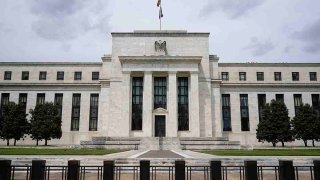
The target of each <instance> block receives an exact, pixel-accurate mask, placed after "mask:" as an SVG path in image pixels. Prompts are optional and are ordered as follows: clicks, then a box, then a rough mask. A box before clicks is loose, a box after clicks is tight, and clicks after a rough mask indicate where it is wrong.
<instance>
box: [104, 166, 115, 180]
mask: <svg viewBox="0 0 320 180" xmlns="http://www.w3.org/2000/svg"><path fill="white" fill-rule="evenodd" d="M103 180H114V161H103Z"/></svg>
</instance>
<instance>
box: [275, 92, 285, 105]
mask: <svg viewBox="0 0 320 180" xmlns="http://www.w3.org/2000/svg"><path fill="white" fill-rule="evenodd" d="M276 101H278V102H282V103H284V97H283V94H276Z"/></svg>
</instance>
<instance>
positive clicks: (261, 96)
mask: <svg viewBox="0 0 320 180" xmlns="http://www.w3.org/2000/svg"><path fill="white" fill-rule="evenodd" d="M265 107H266V95H265V94H258V110H259V121H261V119H262V114H263V111H264V108H265Z"/></svg>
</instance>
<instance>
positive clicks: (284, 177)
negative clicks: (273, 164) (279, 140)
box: [279, 161, 295, 180]
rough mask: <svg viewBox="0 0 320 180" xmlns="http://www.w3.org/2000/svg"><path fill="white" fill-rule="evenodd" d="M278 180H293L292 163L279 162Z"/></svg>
mask: <svg viewBox="0 0 320 180" xmlns="http://www.w3.org/2000/svg"><path fill="white" fill-rule="evenodd" d="M279 180H295V175H294V168H293V162H292V161H279Z"/></svg>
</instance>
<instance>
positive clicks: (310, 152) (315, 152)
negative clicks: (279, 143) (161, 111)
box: [201, 149, 320, 156]
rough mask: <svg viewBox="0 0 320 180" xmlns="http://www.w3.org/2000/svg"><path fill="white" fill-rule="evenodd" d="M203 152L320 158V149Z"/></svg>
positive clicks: (225, 154) (208, 151)
mask: <svg viewBox="0 0 320 180" xmlns="http://www.w3.org/2000/svg"><path fill="white" fill-rule="evenodd" d="M201 152H202V153H207V154H212V155H219V156H320V149H255V150H207V151H201Z"/></svg>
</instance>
